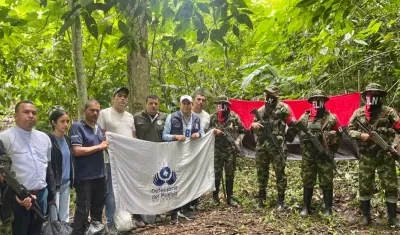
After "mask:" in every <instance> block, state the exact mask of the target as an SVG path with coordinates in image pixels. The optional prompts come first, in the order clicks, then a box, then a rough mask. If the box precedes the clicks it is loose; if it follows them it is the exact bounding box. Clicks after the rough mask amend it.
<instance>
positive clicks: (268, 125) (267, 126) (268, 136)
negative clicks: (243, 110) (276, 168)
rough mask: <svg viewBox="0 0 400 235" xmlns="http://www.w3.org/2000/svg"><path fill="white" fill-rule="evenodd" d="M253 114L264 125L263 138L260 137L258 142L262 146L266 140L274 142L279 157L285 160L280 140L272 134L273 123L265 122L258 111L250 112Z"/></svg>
mask: <svg viewBox="0 0 400 235" xmlns="http://www.w3.org/2000/svg"><path fill="white" fill-rule="evenodd" d="M250 113H251V114H253V115H254V116H255V117H256V119H257V121H259V122H261V125H263V126H264V127H263V134H262V136H260V137H259V138H258V141H259V142H260V144H263V143H264V142H265V140H266V139H270V140H271V141H272V145H273V146H274V147H275V149H276V150H277V151H278V153H279V155H280V156H281V157H282V158H283V159H286V158H285V155H284V154H283V152H282V148H281V146H280V145H279V142H278V139H277V138H276V136H274V135H273V134H272V133H271V132H272V126H271V123H269V122H265V121H263V120H262V118H261V116H260V114H259V113H258V111H257V109H253V110H251V111H250Z"/></svg>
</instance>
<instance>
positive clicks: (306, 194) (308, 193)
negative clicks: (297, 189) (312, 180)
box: [300, 187, 314, 216]
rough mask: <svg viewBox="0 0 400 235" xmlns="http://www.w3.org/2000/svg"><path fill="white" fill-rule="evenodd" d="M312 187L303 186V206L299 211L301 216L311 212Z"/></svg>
mask: <svg viewBox="0 0 400 235" xmlns="http://www.w3.org/2000/svg"><path fill="white" fill-rule="evenodd" d="M313 191H314V188H308V187H303V202H304V207H303V210H302V211H301V212H300V215H301V216H308V215H309V214H311V199H312V195H313Z"/></svg>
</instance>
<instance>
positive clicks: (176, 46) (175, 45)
mask: <svg viewBox="0 0 400 235" xmlns="http://www.w3.org/2000/svg"><path fill="white" fill-rule="evenodd" d="M179 48H180V40H179V39H177V40H175V41H174V43H173V44H172V53H173V54H174V55H175V54H176V52H177V51H178V50H179Z"/></svg>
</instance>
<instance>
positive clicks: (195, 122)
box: [170, 111, 200, 135]
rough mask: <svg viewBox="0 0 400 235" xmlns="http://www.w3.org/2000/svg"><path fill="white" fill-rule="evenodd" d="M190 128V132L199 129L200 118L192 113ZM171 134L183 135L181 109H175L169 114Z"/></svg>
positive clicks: (196, 131) (195, 131)
mask: <svg viewBox="0 0 400 235" xmlns="http://www.w3.org/2000/svg"><path fill="white" fill-rule="evenodd" d="M191 122H192V129H191V134H194V133H198V132H199V131H200V118H199V117H198V116H197V115H195V114H192V118H191ZM170 134H171V135H183V120H182V114H181V111H176V112H175V113H172V114H171V133H170Z"/></svg>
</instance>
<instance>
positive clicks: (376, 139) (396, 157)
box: [354, 118, 400, 164]
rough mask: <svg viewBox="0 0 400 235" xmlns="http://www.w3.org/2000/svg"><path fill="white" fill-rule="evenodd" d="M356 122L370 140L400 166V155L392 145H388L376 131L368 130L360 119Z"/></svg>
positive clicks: (355, 119) (356, 119)
mask: <svg viewBox="0 0 400 235" xmlns="http://www.w3.org/2000/svg"><path fill="white" fill-rule="evenodd" d="M354 121H355V122H356V123H357V125H358V126H359V127H360V128H361V130H363V131H364V132H365V133H368V134H369V138H370V139H371V140H372V141H373V142H374V143H375V144H377V145H379V146H380V147H381V148H382V149H383V150H384V151H385V152H388V153H389V154H390V155H391V156H392V157H393V158H394V160H396V161H397V162H398V163H399V164H400V155H399V154H398V153H397V151H396V150H395V149H394V148H393V147H392V145H389V144H388V143H386V141H385V140H383V139H382V137H381V136H380V135H379V134H378V133H377V132H376V131H374V130H372V129H370V128H368V127H367V126H366V125H365V124H364V123H362V122H361V121H360V120H358V118H354Z"/></svg>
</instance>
